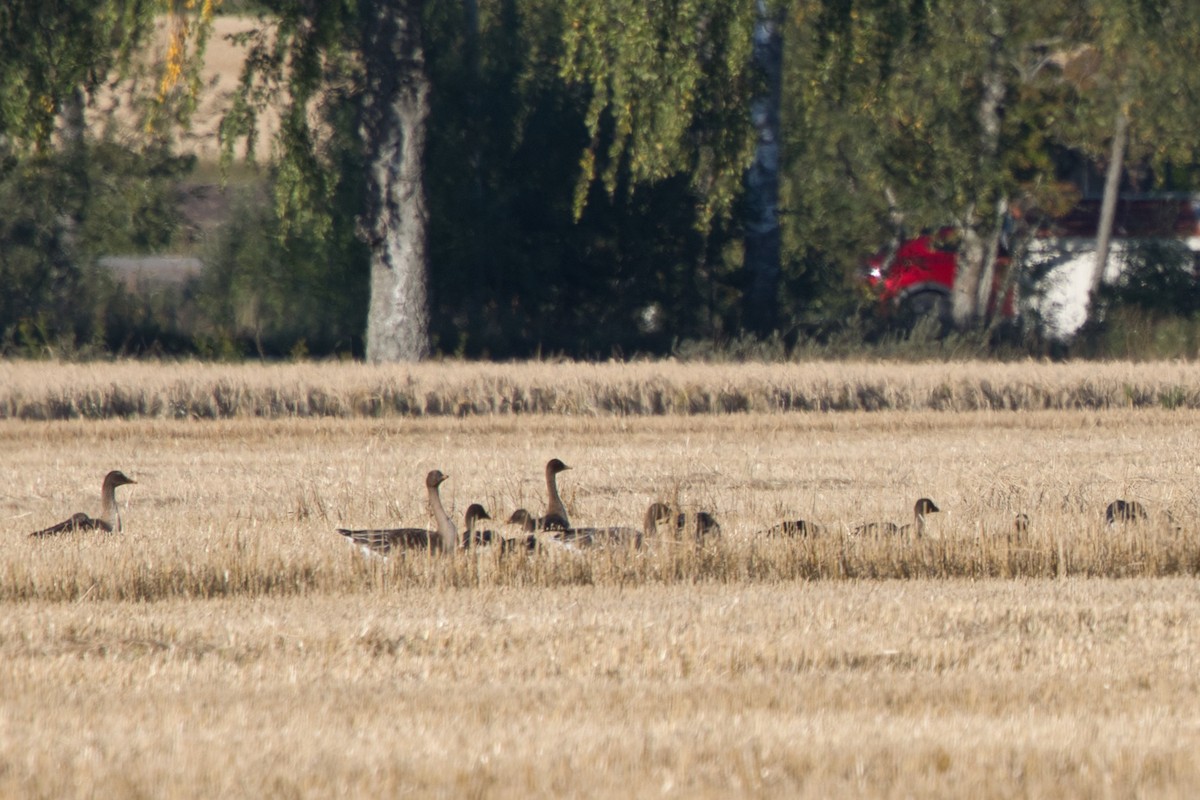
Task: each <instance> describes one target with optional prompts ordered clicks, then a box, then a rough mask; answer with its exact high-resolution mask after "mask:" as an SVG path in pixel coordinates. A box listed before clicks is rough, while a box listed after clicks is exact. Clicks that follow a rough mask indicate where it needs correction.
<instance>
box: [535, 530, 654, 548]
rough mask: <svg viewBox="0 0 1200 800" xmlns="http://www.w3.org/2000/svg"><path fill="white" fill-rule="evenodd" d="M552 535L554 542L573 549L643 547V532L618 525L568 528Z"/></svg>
mask: <svg viewBox="0 0 1200 800" xmlns="http://www.w3.org/2000/svg"><path fill="white" fill-rule="evenodd" d="M552 533H553V537H552V538H553V539H554V541H556V542H559V543H561V544H564V545H568V546H572V547H602V546H605V545H623V546H628V545H633V546H634V547H641V546H642V531H639V530H638V529H637V528H625V527H621V526H617V525H614V526H612V527H608V528H567V529H566V530H563V531H553V532H552Z"/></svg>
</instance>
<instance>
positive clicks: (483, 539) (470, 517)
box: [459, 503, 496, 548]
mask: <svg viewBox="0 0 1200 800" xmlns="http://www.w3.org/2000/svg"><path fill="white" fill-rule="evenodd" d="M481 519H491V517H490V516H489V515H488V513H487V510H486V509H485V508H484V507H483V506H482V505H480V504H479V503H471V505H469V506H467V513H466V515H465V516H464V525H465V527H466V530H464V531H463V535H462V540H461V541H460V542H459V547H463V548H468V547H471V546H476V547H478V546H480V545H488V544H491V543H492V541H493V540H494V539H495V538H496V534H495V533H493V532H492V531H477V530H475V523H476V522H478V521H479V520H481Z"/></svg>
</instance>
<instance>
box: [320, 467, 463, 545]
mask: <svg viewBox="0 0 1200 800" xmlns="http://www.w3.org/2000/svg"><path fill="white" fill-rule="evenodd" d="M449 477H450V476H449V475H443V474H442V473H441V472H440V471H438V470H436V469H435V470H432V471H430V473H429V474H428V475H426V476H425V489H426V491H427V492H428V494H429V509H430V511H432V512H433V518H434V519H435V520H437V530H436V531H431V530H426V529H424V528H385V529H377V530H361V531H354V530H348V529H346V528H338V531H337V532H338V533H340V534H341V535H342V536H345V537H346V538H348V539H350V541H352V542H354V543H355V544H357V545H358V546H359V547H361V548H362V549H363V552H371V553H379V554H381V555H385V556H386V555H387V554H388V553H390V552H391V551H392V549H393V548H398V549H402V550H413V549H419V550H432V551H439V552H440V551H444V550H449V549H452V548H454V547H455V546H456V545H457V544H458V531H457V529H455V527H454V522H453V521H452V520H451V519H450V516H449V515H448V514H447V513H446V509H445V508H444V507H443V506H442V497H441V495H440V494H439V493H438V487H439V486H441V485H442V483H443V482H444V481H445V480H446V479H447V478H449Z"/></svg>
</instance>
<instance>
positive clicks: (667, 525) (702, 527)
mask: <svg viewBox="0 0 1200 800" xmlns="http://www.w3.org/2000/svg"><path fill="white" fill-rule="evenodd" d="M642 532H643V535H644V536H645V537H646V538H647V539H650V538H656V537H659V536H666V537H669V538H671V539H674V540H675V541H682V540H683V539H695V540H696V541H697V542H702V541H704V540H705V539H706V538H708V537H710V536H711V537H717V536H720V535H721V525H720V523H718V522H717V520H716V519H715V518H714V517H713V515H712V514H710V513H708V512H707V511H695V512H691V513H688V512H685V511H681V512H679V513H676V512H675V511H674V510H672V508H671V507H670V506H669V505H667V504H666V503H651V504H650V507H649V508H647V509H646V516H645V517H644V518H643V519H642Z"/></svg>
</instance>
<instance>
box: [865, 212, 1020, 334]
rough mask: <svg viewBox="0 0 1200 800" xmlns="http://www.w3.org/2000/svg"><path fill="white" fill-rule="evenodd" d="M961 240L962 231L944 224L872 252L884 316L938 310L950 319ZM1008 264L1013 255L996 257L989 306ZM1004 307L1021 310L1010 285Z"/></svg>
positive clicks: (871, 268) (870, 264) (870, 268)
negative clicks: (893, 247) (894, 246)
mask: <svg viewBox="0 0 1200 800" xmlns="http://www.w3.org/2000/svg"><path fill="white" fill-rule="evenodd" d="M958 246H959V235H958V231H957V230H956V229H955V228H952V227H943V228H939V229H938V230H936V231H934V232H932V233H925V234H922V235H920V236H918V237H916V238H915V239H908V240H906V241H904V242H902V243H901V244H900V247H898V248H897V249H896V251H895V253H893V254H891V255H890V257H889V252H888V251H886V250H883V251H880V252H878V253H876V254H875V255H873V256H871V258H870V259H868V261H867V265H866V276H865V277H866V282H867V285H868V286H870V287H871V288H872V289H874V290H875V292H876V294H878V296H879V303H880V312H881V313H882V314H883V315H884V316H892V315H894V314H901V315H903V316H905V317H909V318H915V317H923V316H926V315H929V314H936V315H937V317H938V319H940V320H942V321H943V322H947V323H948V322H949V321H950V309H951V303H952V302H953V301H952V300H951V293H952V292H953V291H954V276H955V274H956V273H957V272H958ZM1007 266H1008V256H1007V255H1006V254H1003V253H1002V254H1001V256H1000V258H999V259H997V262H996V267H997V269H996V271H995V274H994V282H993V289H992V294H993V296H992V299H991V301H990V303H989V310H990V308H991V307H992V305H993V304H994V303H995V302H996V298H995V294H996V293H997V292H998V291H999V290H1000V287H1001V286H1002V285H1003V279H1004V275H1005V271H1006V268H1007ZM1002 311H1003V314H1004V316H1006V317H1012V316H1015V315H1016V302H1015V299H1014V291H1013V289H1012V288H1011V287H1010V288H1009V291H1008V292H1007V294H1006V295H1005V298H1004V305H1003V307H1002Z"/></svg>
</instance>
